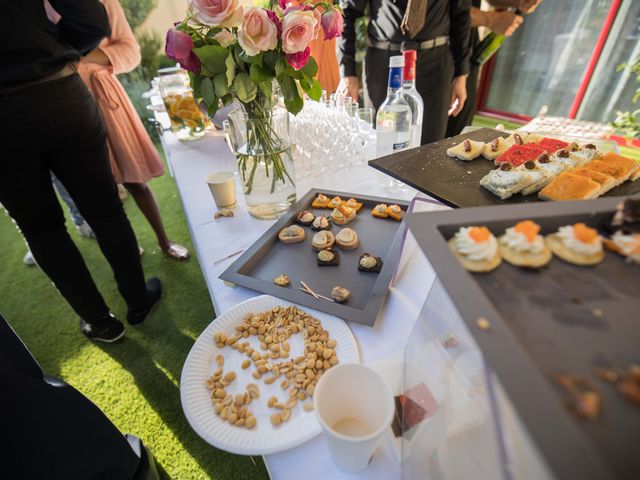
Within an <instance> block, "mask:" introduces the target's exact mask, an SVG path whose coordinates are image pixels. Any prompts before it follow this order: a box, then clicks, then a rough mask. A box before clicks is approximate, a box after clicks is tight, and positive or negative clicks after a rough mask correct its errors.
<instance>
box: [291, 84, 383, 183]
mask: <svg viewBox="0 0 640 480" xmlns="http://www.w3.org/2000/svg"><path fill="white" fill-rule="evenodd" d="M290 128H291V141H292V144H294V145H295V148H294V163H295V167H296V176H298V177H300V178H307V177H315V176H318V175H322V174H324V173H325V172H328V171H335V170H336V169H344V168H349V167H357V166H364V165H365V162H366V161H367V160H370V159H372V158H373V156H374V154H375V132H374V130H373V109H372V108H359V107H358V104H357V103H355V102H353V100H352V99H351V97H342V96H338V95H335V94H332V95H330V96H329V98H328V99H326V97H325V96H324V95H323V98H322V99H321V100H320V101H319V102H315V101H311V100H307V101H305V103H304V108H303V109H302V111H301V112H299V113H298V114H297V115H292V116H291V125H290Z"/></svg>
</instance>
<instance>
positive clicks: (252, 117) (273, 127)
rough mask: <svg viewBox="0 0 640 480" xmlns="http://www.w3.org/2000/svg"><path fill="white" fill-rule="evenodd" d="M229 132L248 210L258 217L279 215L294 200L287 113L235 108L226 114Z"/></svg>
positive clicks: (294, 191)
mask: <svg viewBox="0 0 640 480" xmlns="http://www.w3.org/2000/svg"><path fill="white" fill-rule="evenodd" d="M228 133H229V137H230V141H231V142H230V143H231V147H232V148H233V150H234V153H235V156H236V159H237V161H238V174H239V175H240V179H241V181H242V186H243V192H244V197H245V200H246V203H247V209H248V210H249V213H250V214H251V215H252V216H253V217H256V218H260V219H273V218H279V217H281V216H282V215H284V214H285V213H286V212H287V211H288V210H289V208H290V207H291V206H292V205H293V204H294V203H295V202H296V188H295V182H294V179H295V176H294V169H293V157H292V153H291V139H290V135H289V112H287V111H286V110H284V109H281V108H276V109H273V110H269V111H262V112H261V113H259V114H256V113H247V112H245V111H242V110H235V111H233V112H231V113H230V114H229V132H228Z"/></svg>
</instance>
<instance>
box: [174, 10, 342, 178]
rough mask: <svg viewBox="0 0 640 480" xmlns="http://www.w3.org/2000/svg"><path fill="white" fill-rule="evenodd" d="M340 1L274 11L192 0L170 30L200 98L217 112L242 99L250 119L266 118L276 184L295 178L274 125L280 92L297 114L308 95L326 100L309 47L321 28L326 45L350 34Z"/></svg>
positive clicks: (260, 133) (264, 134)
mask: <svg viewBox="0 0 640 480" xmlns="http://www.w3.org/2000/svg"><path fill="white" fill-rule="evenodd" d="M332 2H333V0H327V1H324V0H319V1H318V0H315V1H314V0H270V3H269V8H261V7H247V6H243V5H242V4H241V3H240V1H239V0H189V11H188V16H187V17H186V18H185V19H184V20H183V21H182V22H180V23H176V24H175V25H174V28H171V29H170V30H169V31H168V33H167V40H166V54H167V56H168V57H169V58H172V59H175V60H177V61H178V62H179V63H180V65H181V66H182V67H183V68H185V69H186V70H188V71H189V76H190V79H191V85H192V87H193V90H194V94H195V96H196V98H198V99H202V100H203V101H204V102H205V103H206V105H207V107H208V111H209V114H210V115H213V114H214V113H215V111H216V110H217V109H218V108H219V107H220V105H221V104H224V105H226V104H228V103H231V102H233V101H238V102H240V103H241V104H242V106H243V108H244V111H245V113H246V114H247V115H249V116H250V117H252V118H254V119H258V120H259V119H264V124H263V127H264V128H261V129H256V134H255V135H254V137H255V138H254V141H255V142H258V143H259V144H260V147H261V148H262V149H263V150H264V151H266V152H267V153H268V154H271V157H272V166H273V173H274V174H275V175H273V177H274V178H273V182H274V186H275V181H276V179H280V180H282V181H283V182H284V177H285V176H288V174H287V172H286V169H285V168H284V166H283V164H282V162H281V161H279V160H278V155H276V153H277V152H276V150H277V146H276V145H275V143H277V142H275V141H274V139H273V132H272V131H270V128H269V116H270V114H271V111H272V109H273V107H274V106H275V105H274V91H273V88H274V86H277V85H279V87H280V92H281V94H282V97H283V98H284V104H285V106H286V109H287V110H288V111H289V112H291V113H293V114H296V113H298V112H299V111H300V110H301V109H302V106H303V95H304V93H303V92H306V94H307V95H308V96H309V97H310V98H311V99H314V100H319V99H320V97H321V95H322V89H321V86H320V84H319V82H318V80H317V79H316V78H315V76H316V73H317V71H318V65H317V64H316V62H315V60H314V59H313V57H311V55H310V48H309V43H310V42H311V41H312V40H313V39H315V38H316V37H317V36H318V34H319V32H320V30H322V31H323V33H324V38H325V40H330V39H333V38H335V37H338V36H340V35H341V34H342V30H343V17H342V10H341V9H340V7H339V6H337V5H334V4H333V3H332ZM274 80H275V81H274ZM245 160H246V159H245ZM239 163H240V165H241V167H242V173H243V178H244V175H245V174H246V165H243V164H242V163H243V159H242V158H240V156H239ZM254 168H255V166H254ZM267 168H268V167H267ZM290 180H291V179H290ZM272 191H273V190H272Z"/></svg>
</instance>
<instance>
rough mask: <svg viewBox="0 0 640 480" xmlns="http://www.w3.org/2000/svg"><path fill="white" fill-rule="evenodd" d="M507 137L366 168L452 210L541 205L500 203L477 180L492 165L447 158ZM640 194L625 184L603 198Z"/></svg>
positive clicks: (420, 151)
mask: <svg viewBox="0 0 640 480" xmlns="http://www.w3.org/2000/svg"><path fill="white" fill-rule="evenodd" d="M507 136H508V134H506V133H504V132H502V131H500V130H494V129H492V128H480V129H478V130H475V131H473V132H469V133H465V134H462V135H458V136H456V137H451V138H446V139H444V140H440V141H437V142H434V143H430V144H428V145H424V146H421V147H418V148H412V149H411V150H403V151H402V152H398V153H394V154H393V155H388V156H386V157H381V158H377V159H375V160H371V161H370V162H369V165H370V166H372V167H373V168H375V169H377V170H380V171H381V172H384V173H386V174H387V175H390V176H392V177H393V178H395V179H397V180H400V181H401V182H404V183H406V184H407V185H410V186H412V187H413V188H415V189H416V190H420V191H421V192H423V193H426V194H427V195H429V196H431V197H434V198H437V199H438V200H440V201H441V202H443V203H445V204H447V205H449V206H450V207H454V208H458V207H461V208H464V207H480V206H489V205H510V204H514V203H529V202H540V201H541V200H539V199H538V195H537V193H536V194H532V195H526V196H523V195H514V196H512V197H511V198H508V199H506V200H500V199H499V198H498V197H496V196H495V195H493V194H492V193H491V192H489V191H488V190H486V189H485V188H483V187H481V186H480V179H481V178H482V177H484V176H485V175H486V174H487V173H489V172H490V171H491V170H493V169H494V168H496V167H495V165H494V163H493V162H489V161H487V160H485V159H483V158H478V159H476V160H472V161H470V162H464V161H461V160H457V159H455V158H451V157H449V156H447V149H449V148H451V147H453V146H455V145H457V144H459V143H461V142H462V141H464V140H465V139H467V138H468V139H470V140H476V141H482V142H488V141H491V140H493V139H494V138H496V137H507ZM638 192H640V180H638V181H637V182H625V183H623V184H622V185H620V186H619V187H616V188H614V189H612V190H609V191H608V192H607V193H606V194H605V195H604V196H605V197H615V196H625V195H633V194H636V193H638Z"/></svg>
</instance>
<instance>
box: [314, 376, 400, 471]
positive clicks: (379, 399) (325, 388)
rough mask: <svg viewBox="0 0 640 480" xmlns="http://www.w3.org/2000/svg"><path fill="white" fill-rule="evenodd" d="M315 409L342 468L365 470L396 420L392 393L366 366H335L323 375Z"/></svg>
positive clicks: (335, 457)
mask: <svg viewBox="0 0 640 480" xmlns="http://www.w3.org/2000/svg"><path fill="white" fill-rule="evenodd" d="M313 403H314V409H315V412H316V416H317V417H318V420H319V421H320V425H321V426H322V429H323V431H324V437H325V438H326V440H327V444H328V446H329V452H330V453H331V458H332V459H333V461H334V462H335V464H336V465H337V466H338V467H339V468H340V469H341V470H343V471H345V472H349V473H353V472H359V471H361V470H364V469H365V468H366V467H367V465H368V464H369V462H370V461H371V458H372V457H373V454H374V453H375V451H376V449H377V448H378V444H379V443H380V440H381V439H382V436H383V435H384V433H385V432H386V430H387V428H389V426H390V425H391V421H392V420H393V415H394V410H395V405H394V401H393V393H392V392H391V389H390V388H389V386H388V385H387V383H386V382H385V381H384V379H383V378H382V377H381V376H380V375H379V374H378V373H376V372H375V371H374V370H372V369H370V368H369V367H365V366H364V365H358V364H348V365H336V366H335V367H333V368H331V369H329V370H327V372H326V373H324V374H323V375H322V377H320V380H319V381H318V384H317V385H316V388H315V392H314V395H313Z"/></svg>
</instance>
